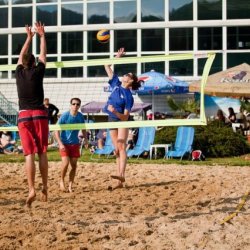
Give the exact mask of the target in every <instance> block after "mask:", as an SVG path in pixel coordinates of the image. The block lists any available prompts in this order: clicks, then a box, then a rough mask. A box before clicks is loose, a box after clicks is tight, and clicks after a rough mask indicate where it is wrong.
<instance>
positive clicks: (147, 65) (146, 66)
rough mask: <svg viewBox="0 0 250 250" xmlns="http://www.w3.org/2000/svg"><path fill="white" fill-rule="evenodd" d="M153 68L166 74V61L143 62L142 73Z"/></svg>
mask: <svg viewBox="0 0 250 250" xmlns="http://www.w3.org/2000/svg"><path fill="white" fill-rule="evenodd" d="M147 56H148V55H147ZM151 70H154V71H157V72H160V73H163V74H165V62H148V63H142V64H141V72H142V73H145V72H148V71H151Z"/></svg>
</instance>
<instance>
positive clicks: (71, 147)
mask: <svg viewBox="0 0 250 250" xmlns="http://www.w3.org/2000/svg"><path fill="white" fill-rule="evenodd" d="M64 147H65V150H61V149H60V150H59V151H60V155H61V157H64V156H68V157H70V158H79V157H80V146H79V145H78V144H64Z"/></svg>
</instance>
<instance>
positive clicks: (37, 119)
mask: <svg viewBox="0 0 250 250" xmlns="http://www.w3.org/2000/svg"><path fill="white" fill-rule="evenodd" d="M18 129H19V135H20V138H21V143H22V146H23V153H24V155H30V154H35V153H38V154H41V153H45V152H46V151H47V147H48V134H49V126H48V113H47V112H46V111H45V110H23V111H20V112H19V115H18Z"/></svg>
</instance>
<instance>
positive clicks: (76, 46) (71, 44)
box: [62, 32, 83, 53]
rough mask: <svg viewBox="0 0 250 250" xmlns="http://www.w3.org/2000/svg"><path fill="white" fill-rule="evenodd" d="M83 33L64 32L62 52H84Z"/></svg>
mask: <svg viewBox="0 0 250 250" xmlns="http://www.w3.org/2000/svg"><path fill="white" fill-rule="evenodd" d="M82 52H83V33H82V32H62V53H82Z"/></svg>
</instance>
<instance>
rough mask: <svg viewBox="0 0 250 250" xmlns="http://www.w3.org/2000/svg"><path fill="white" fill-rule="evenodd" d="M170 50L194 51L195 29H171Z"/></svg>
mask: <svg viewBox="0 0 250 250" xmlns="http://www.w3.org/2000/svg"><path fill="white" fill-rule="evenodd" d="M169 49H170V50H193V29H192V28H176V29H169Z"/></svg>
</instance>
